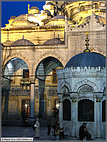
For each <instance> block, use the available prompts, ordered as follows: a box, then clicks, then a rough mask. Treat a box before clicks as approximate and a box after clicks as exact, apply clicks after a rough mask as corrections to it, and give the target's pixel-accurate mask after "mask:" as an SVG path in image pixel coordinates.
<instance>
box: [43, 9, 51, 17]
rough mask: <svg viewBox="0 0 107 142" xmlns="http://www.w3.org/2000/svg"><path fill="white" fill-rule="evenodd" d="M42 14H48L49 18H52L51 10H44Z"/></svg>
mask: <svg viewBox="0 0 107 142" xmlns="http://www.w3.org/2000/svg"><path fill="white" fill-rule="evenodd" d="M42 13H43V14H44V13H47V15H48V16H51V12H50V11H49V10H43V12H42Z"/></svg>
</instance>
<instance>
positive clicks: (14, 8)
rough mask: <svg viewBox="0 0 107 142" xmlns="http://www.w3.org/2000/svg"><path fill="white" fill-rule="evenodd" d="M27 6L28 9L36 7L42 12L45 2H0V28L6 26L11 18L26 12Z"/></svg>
mask: <svg viewBox="0 0 107 142" xmlns="http://www.w3.org/2000/svg"><path fill="white" fill-rule="evenodd" d="M28 4H30V8H31V7H32V6H37V7H38V8H39V10H42V9H43V8H42V7H43V5H44V4H45V1H2V2H1V27H5V24H8V23H9V22H8V20H9V19H10V17H11V16H19V15H22V14H26V13H27V12H28Z"/></svg>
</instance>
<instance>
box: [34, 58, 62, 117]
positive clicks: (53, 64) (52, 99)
mask: <svg viewBox="0 0 107 142" xmlns="http://www.w3.org/2000/svg"><path fill="white" fill-rule="evenodd" d="M59 67H63V65H62V63H61V62H60V61H59V60H58V59H56V58H54V57H52V56H49V57H47V58H45V59H43V60H42V61H41V62H40V63H39V64H38V66H37V69H36V72H35V78H36V79H38V82H37V80H36V86H38V95H39V96H38V97H39V114H40V116H43V117H46V116H47V115H52V114H53V113H54V110H56V106H57V103H58V96H57V83H58V79H57V74H56V69H57V68H59Z"/></svg>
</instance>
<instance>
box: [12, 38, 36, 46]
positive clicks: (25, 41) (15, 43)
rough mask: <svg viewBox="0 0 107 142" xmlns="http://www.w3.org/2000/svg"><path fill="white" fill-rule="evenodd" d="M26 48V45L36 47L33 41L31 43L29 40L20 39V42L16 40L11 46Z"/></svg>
mask: <svg viewBox="0 0 107 142" xmlns="http://www.w3.org/2000/svg"><path fill="white" fill-rule="evenodd" d="M17 45H18V46H24V45H26V46H27V45H29V46H30V45H34V44H33V43H32V42H31V41H29V40H27V39H24V38H23V39H19V40H16V41H15V42H13V43H12V44H11V46H17Z"/></svg>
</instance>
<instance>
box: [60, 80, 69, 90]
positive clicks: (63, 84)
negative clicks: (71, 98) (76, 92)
mask: <svg viewBox="0 0 107 142" xmlns="http://www.w3.org/2000/svg"><path fill="white" fill-rule="evenodd" d="M64 86H66V87H67V88H68V90H69V92H70V91H71V87H70V84H69V83H68V82H66V81H65V82H62V84H61V85H60V86H59V92H62V88H63V87H64Z"/></svg>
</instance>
